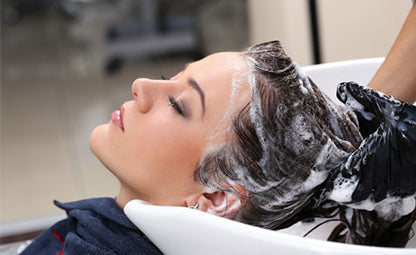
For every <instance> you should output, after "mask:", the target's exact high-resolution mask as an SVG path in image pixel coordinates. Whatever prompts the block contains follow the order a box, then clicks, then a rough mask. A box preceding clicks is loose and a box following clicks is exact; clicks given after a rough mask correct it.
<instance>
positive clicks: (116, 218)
mask: <svg viewBox="0 0 416 255" xmlns="http://www.w3.org/2000/svg"><path fill="white" fill-rule="evenodd" d="M55 205H57V206H58V207H60V208H62V209H64V210H65V211H66V213H67V215H68V217H67V218H66V219H64V220H62V221H59V222H57V223H56V224H54V225H53V226H52V227H50V228H48V229H47V230H45V231H44V232H43V233H42V234H40V235H39V236H38V237H37V238H36V239H35V240H34V241H33V242H32V243H31V244H30V245H29V246H28V247H27V248H26V249H25V250H24V251H23V252H22V253H21V254H22V255H27V254H42V255H57V254H62V255H64V254H77V255H79V254H97V255H106V254H162V252H160V250H159V249H158V248H157V247H156V246H155V245H154V244H153V243H152V242H151V241H150V240H149V239H148V238H147V237H146V236H145V235H144V234H143V233H142V232H141V231H140V230H139V229H138V228H137V227H136V226H135V225H134V224H133V223H132V222H131V221H130V220H129V219H128V218H127V216H126V215H125V214H124V212H123V210H122V209H121V208H120V207H119V206H118V205H117V204H116V201H115V199H113V198H92V199H87V200H81V201H77V202H72V203H64V204H62V203H59V202H57V201H55Z"/></svg>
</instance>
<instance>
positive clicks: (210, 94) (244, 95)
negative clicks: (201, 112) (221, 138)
mask: <svg viewBox="0 0 416 255" xmlns="http://www.w3.org/2000/svg"><path fill="white" fill-rule="evenodd" d="M188 68H189V73H190V75H192V76H193V77H194V78H195V80H196V81H197V82H198V83H199V84H200V85H201V88H202V90H203V91H204V93H205V96H206V118H205V125H206V127H208V126H209V127H210V129H214V130H216V131H219V129H220V130H221V129H223V128H226V127H227V126H228V125H230V124H231V123H230V120H231V119H232V116H233V114H234V113H236V112H238V110H241V109H242V108H243V106H244V105H245V104H246V103H247V102H248V97H249V96H250V93H249V91H250V86H249V83H248V72H249V68H248V65H247V63H246V61H245V58H244V57H243V56H242V55H241V54H240V53H237V52H222V53H216V54H212V55H209V56H208V57H206V58H204V59H202V60H200V61H197V62H194V63H192V64H191V65H190V66H189V67H188ZM188 68H187V69H188ZM187 71H188V70H187Z"/></svg>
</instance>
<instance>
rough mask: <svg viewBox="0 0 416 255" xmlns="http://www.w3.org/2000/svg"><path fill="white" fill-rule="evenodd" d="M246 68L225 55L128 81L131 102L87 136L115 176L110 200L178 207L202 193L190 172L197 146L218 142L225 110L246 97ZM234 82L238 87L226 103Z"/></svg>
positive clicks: (232, 55)
mask: <svg viewBox="0 0 416 255" xmlns="http://www.w3.org/2000/svg"><path fill="white" fill-rule="evenodd" d="M247 73H248V67H247V65H246V63H245V61H244V59H243V57H242V56H241V55H239V54H238V53H233V52H224V53H217V54H213V55H210V56H208V57H206V58H204V59H202V60H200V61H197V62H193V63H191V64H189V65H187V66H186V67H185V68H184V70H183V71H181V72H180V73H178V74H177V75H176V76H174V77H172V78H171V79H170V80H150V79H143V78H139V79H137V80H135V81H134V82H133V85H132V94H133V96H134V100H132V101H128V102H125V103H124V104H123V105H122V106H121V108H120V110H119V111H115V112H114V113H113V114H112V120H111V121H110V122H109V123H108V124H104V125H101V126H98V127H97V128H96V129H95V130H94V131H93V133H92V135H91V139H90V147H91V149H92V151H93V152H94V153H95V155H96V156H97V157H98V158H99V159H100V160H101V161H102V162H103V164H104V165H105V166H106V167H107V168H108V169H109V170H110V171H111V172H113V173H114V174H115V175H116V176H117V178H118V179H119V180H120V183H121V191H120V194H119V197H118V199H117V200H119V199H120V201H121V200H123V201H124V203H126V202H128V201H129V200H131V199H142V200H144V201H147V202H150V203H152V204H157V205H178V206H183V205H185V202H184V200H185V198H186V197H189V196H192V195H195V194H198V193H201V192H203V188H202V187H201V186H200V185H199V184H198V183H197V182H195V179H194V170H195V169H196V167H197V166H198V164H199V162H200V160H201V157H202V155H203V153H204V150H206V149H207V148H209V147H210V146H215V144H219V143H221V142H224V141H225V136H224V130H225V128H226V126H227V125H229V124H224V123H227V119H229V118H230V116H229V114H230V113H235V112H237V111H238V110H239V109H241V108H242V107H243V106H244V105H245V104H246V103H247V102H248V96H249V86H248V81H247V79H246V78H244V77H246V75H244V74H247ZM235 80H239V81H240V83H241V86H240V87H239V89H237V90H234V94H233V100H232V103H231V104H230V101H231V100H230V99H231V94H232V93H233V86H232V82H233V81H235ZM121 203H122V204H123V202H121Z"/></svg>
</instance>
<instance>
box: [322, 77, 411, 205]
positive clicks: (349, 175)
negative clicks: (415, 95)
mask: <svg viewBox="0 0 416 255" xmlns="http://www.w3.org/2000/svg"><path fill="white" fill-rule="evenodd" d="M337 97H338V98H339V99H340V100H341V101H342V102H343V103H345V105H347V106H349V107H351V108H352V109H353V110H354V112H355V113H356V114H357V117H358V119H359V122H360V132H361V133H362V134H363V136H364V137H365V139H364V140H363V142H362V143H361V145H360V147H359V148H358V149H357V150H356V151H354V152H353V153H352V154H351V155H350V156H349V157H348V159H347V160H346V161H345V162H344V163H342V164H340V165H339V168H338V169H336V170H335V171H333V174H332V177H330V179H331V178H332V181H333V180H334V179H335V178H336V176H337V175H338V176H339V174H340V173H341V174H342V176H343V177H345V178H346V180H348V179H350V180H353V179H355V178H357V177H358V180H359V182H358V186H357V188H356V189H355V190H354V192H353V194H352V201H350V202H359V201H363V200H366V199H367V198H369V197H371V198H372V199H373V200H374V201H375V202H379V201H381V200H383V199H385V198H386V197H387V196H389V195H390V196H395V197H397V196H398V197H406V196H410V195H415V194H416V107H415V106H413V105H410V104H407V103H404V102H400V101H398V100H395V99H393V98H392V97H391V96H386V95H384V94H382V93H379V92H376V91H374V90H371V89H369V88H364V87H362V86H360V85H358V84H356V83H354V82H345V83H341V84H340V85H339V86H338V90H337ZM330 186H332V185H330ZM328 188H330V187H329V186H327V189H326V190H327V191H328ZM332 188H333V186H332Z"/></svg>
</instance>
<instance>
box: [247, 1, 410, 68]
mask: <svg viewBox="0 0 416 255" xmlns="http://www.w3.org/2000/svg"><path fill="white" fill-rule="evenodd" d="M317 5H318V15H319V28H320V39H321V53H322V62H332V61H339V60H346V59H356V58H368V57H380V56H385V55H386V54H387V52H388V50H389V49H390V47H391V45H392V44H393V42H394V39H395V38H396V36H397V34H398V33H399V31H400V28H401V25H402V24H403V22H404V20H405V18H406V16H407V13H408V11H409V10H410V7H411V1H410V0H318V1H317ZM248 7H249V8H248V14H249V28H250V42H251V43H252V44H254V43H259V42H263V41H267V40H272V39H279V40H280V41H282V43H283V45H284V47H285V48H286V50H287V51H288V53H289V55H290V56H291V57H292V58H293V59H294V60H295V61H297V62H298V63H299V64H300V65H308V64H312V47H311V43H310V42H311V39H310V24H309V11H308V1H307V0H248Z"/></svg>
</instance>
